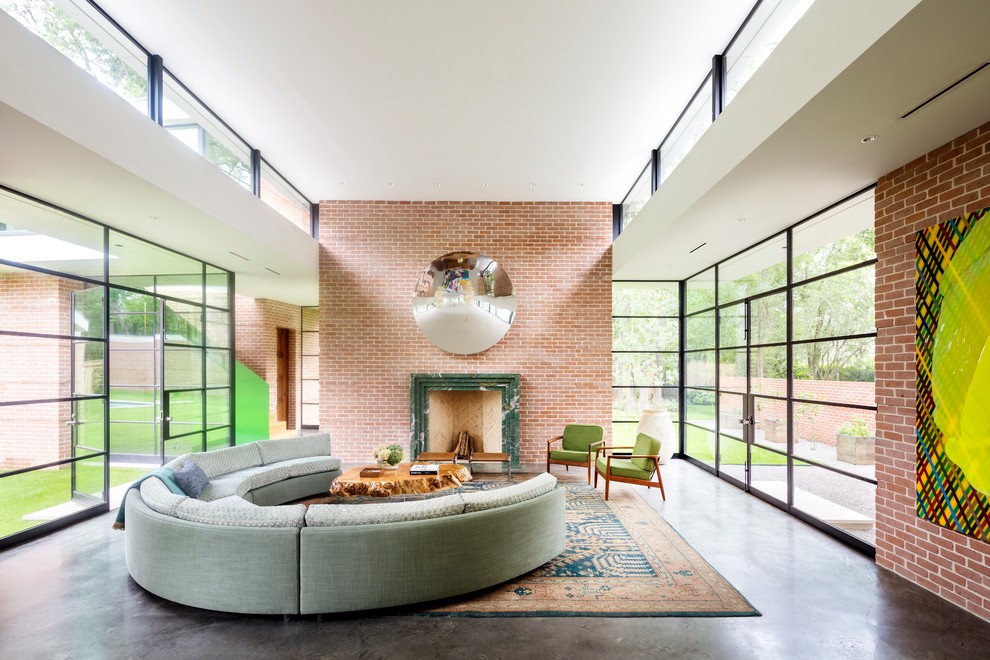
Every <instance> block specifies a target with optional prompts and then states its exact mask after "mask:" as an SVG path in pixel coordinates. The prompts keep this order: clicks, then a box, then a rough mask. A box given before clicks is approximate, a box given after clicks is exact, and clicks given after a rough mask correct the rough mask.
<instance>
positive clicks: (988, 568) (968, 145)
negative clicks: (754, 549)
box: [876, 124, 990, 620]
mask: <svg viewBox="0 0 990 660" xmlns="http://www.w3.org/2000/svg"><path fill="white" fill-rule="evenodd" d="M986 206H990V124H985V125H983V126H982V127H980V128H979V129H976V130H974V131H971V132H969V133H966V134H965V135H962V136H960V137H959V138H957V139H955V140H953V141H952V142H950V143H948V144H946V145H944V146H942V147H940V148H938V149H936V150H935V151H932V152H931V153H929V154H926V155H925V156H922V157H921V158H918V159H917V160H914V161H912V162H910V163H908V164H907V165H904V166H903V167H900V168H898V169H896V170H894V171H893V172H890V173H889V174H887V175H886V176H884V177H882V178H881V179H880V181H879V182H878V183H877V189H876V245H877V257H878V259H879V261H878V263H877V289H876V314H877V331H878V336H877V356H876V366H877V384H876V385H877V404H878V406H879V411H878V414H877V432H878V438H877V480H878V484H877V564H879V565H880V566H883V567H884V568H888V569H890V570H892V571H894V572H895V573H897V574H898V575H901V576H903V577H905V578H907V579H908V580H911V581H912V582H915V583H917V584H919V585H921V586H923V587H925V588H926V589H929V590H931V591H933V592H935V593H937V594H939V595H940V596H942V597H943V598H945V599H946V600H949V601H951V602H953V603H956V604H957V605H960V606H962V607H964V608H966V609H967V610H969V611H970V612H973V613H974V614H976V615H978V616H980V617H983V618H984V619H988V620H990V546H988V545H987V544H986V543H983V542H981V541H977V540H974V539H971V538H969V537H967V536H964V535H962V534H959V533H956V532H952V531H948V530H946V529H943V528H941V527H937V526H935V525H933V524H931V523H929V522H927V521H925V520H922V519H921V518H919V517H918V515H917V513H916V510H915V474H916V469H915V436H914V424H915V418H916V414H915V348H914V342H915V287H914V268H915V266H914V264H915V246H914V240H915V233H916V232H918V231H920V230H921V229H924V228H926V227H929V226H932V225H935V224H938V223H940V222H944V221H945V220H949V219H952V218H956V217H959V216H962V215H965V214H967V213H970V212H972V211H976V210H979V209H982V208H984V207H986Z"/></svg>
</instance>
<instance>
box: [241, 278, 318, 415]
mask: <svg viewBox="0 0 990 660" xmlns="http://www.w3.org/2000/svg"><path fill="white" fill-rule="evenodd" d="M234 313H235V319H236V321H235V330H234V333H235V334H234V342H235V346H236V348H235V353H236V357H237V359H238V360H240V361H241V362H242V363H243V364H244V366H246V367H247V368H248V369H250V370H251V371H253V372H254V373H256V374H258V375H259V376H261V377H262V378H263V379H264V380H265V382H267V383H268V419H269V421H270V422H274V420H275V412H276V405H277V401H276V394H277V392H276V383H277V381H278V358H277V349H278V332H277V330H278V328H287V329H288V330H289V356H290V357H289V375H288V380H289V401H288V411H287V413H286V428H289V429H294V428H298V427H299V423H298V411H299V405H298V401H299V355H300V353H299V341H300V339H299V337H300V335H299V331H300V323H301V318H302V317H301V313H302V310H301V309H300V308H299V307H298V306H297V305H290V304H289V303H284V302H278V301H275V300H268V299H264V298H247V297H245V296H236V298H235V311H234Z"/></svg>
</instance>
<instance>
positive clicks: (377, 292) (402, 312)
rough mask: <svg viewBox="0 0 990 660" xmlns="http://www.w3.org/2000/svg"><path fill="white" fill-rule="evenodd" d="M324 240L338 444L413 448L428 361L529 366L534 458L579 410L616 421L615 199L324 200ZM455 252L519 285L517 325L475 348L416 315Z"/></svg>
mask: <svg viewBox="0 0 990 660" xmlns="http://www.w3.org/2000/svg"><path fill="white" fill-rule="evenodd" d="M320 242H321V251H320V354H321V358H320V378H321V383H320V386H321V402H320V420H321V423H320V426H321V428H322V429H324V430H328V431H330V433H331V434H332V437H333V441H334V454H336V455H339V456H340V457H341V458H343V459H344V460H345V461H348V462H359V461H367V460H368V455H369V453H370V449H371V448H372V447H373V446H374V445H376V444H378V443H380V442H383V441H386V440H387V441H394V442H398V443H400V444H402V445H403V446H404V447H406V448H407V450H408V446H409V425H410V415H409V375H410V374H411V373H419V372H434V373H435V372H445V373H492V372H496V373H518V374H520V375H521V381H522V383H521V385H522V386H521V416H520V431H521V446H520V454H521V458H522V461H523V462H524V463H535V462H541V461H543V460H544V458H545V452H546V441H547V440H548V439H549V438H551V437H553V436H555V435H559V434H560V432H561V430H562V429H563V426H564V424H566V423H568V422H586V423H594V424H601V425H602V426H604V427H605V428H606V429H608V428H610V420H611V405H612V404H611V401H612V390H611V384H612V356H611V349H612V319H611V313H612V283H611V279H612V253H611V243H612V208H611V205H610V204H605V203H495V202H463V203H462V202H373V201H367V202H365V201H354V202H337V201H329V202H328V201H325V202H322V203H321V205H320ZM455 250H474V251H477V252H481V253H484V254H487V255H489V256H491V257H493V258H494V259H496V260H497V261H498V262H499V264H500V265H501V266H503V267H504V268H505V269H506V272H507V273H508V275H509V277H510V278H511V279H512V284H513V285H514V287H515V293H516V298H517V315H516V319H515V321H514V323H513V325H512V328H511V329H510V330H509V332H508V334H507V335H506V336H505V338H504V339H503V340H502V341H501V342H499V343H498V344H496V345H495V346H494V347H492V348H490V349H488V350H487V351H485V352H483V353H480V354H477V355H470V356H457V355H451V354H448V353H445V352H443V351H441V350H440V349H439V348H436V347H435V346H433V345H432V344H431V343H429V342H428V341H427V340H426V339H425V338H424V337H423V336H422V335H421V334H420V332H419V330H418V328H417V326H416V321H415V320H414V319H413V315H412V294H413V289H414V287H415V285H416V282H417V280H418V278H419V275H420V273H421V272H422V271H423V270H424V269H425V268H426V267H427V266H428V265H429V263H430V262H431V261H432V260H434V259H436V258H437V257H440V256H441V255H443V254H445V253H448V252H452V251H455Z"/></svg>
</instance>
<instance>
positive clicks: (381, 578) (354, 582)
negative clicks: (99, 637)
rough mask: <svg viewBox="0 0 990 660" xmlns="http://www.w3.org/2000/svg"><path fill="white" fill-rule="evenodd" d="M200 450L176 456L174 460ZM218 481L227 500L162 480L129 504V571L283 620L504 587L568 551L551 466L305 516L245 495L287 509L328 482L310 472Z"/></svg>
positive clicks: (209, 605)
mask: <svg viewBox="0 0 990 660" xmlns="http://www.w3.org/2000/svg"><path fill="white" fill-rule="evenodd" d="M328 441H329V440H328ZM269 442H285V441H281V440H274V441H269ZM253 444H260V443H253ZM247 446H250V445H245V447H247ZM236 449H240V448H239V447H238V448H236ZM222 451H229V450H222ZM214 453H216V452H209V454H214ZM204 456H206V455H205V454H198V455H197V454H192V455H188V456H185V457H180V458H181V459H184V460H180V459H176V461H177V462H178V463H177V465H179V466H180V467H181V464H183V463H184V461H185V460H196V461H197V463H199V462H202V461H204V458H203V457H204ZM235 458H236V457H235ZM176 461H173V463H176ZM205 462H206V463H208V464H209V463H210V458H207V459H205ZM235 463H236V461H235ZM169 465H170V466H171V465H172V464H169ZM176 469H178V468H176ZM248 469H250V468H248ZM204 470H206V468H205V467H204ZM206 471H207V472H208V473H209V470H206ZM238 472H240V473H241V476H242V477H245V478H249V479H250V478H252V474H251V473H249V472H248V473H245V472H242V471H241V470H235V471H234V473H235V474H236V473H238ZM255 474H257V473H255ZM338 474H339V470H338V471H336V474H334V477H333V478H335V477H336V476H337V475H338ZM209 476H211V486H213V488H212V491H211V493H210V494H211V495H213V496H217V497H216V499H214V500H213V501H210V502H204V501H200V500H191V499H190V498H184V497H182V496H178V495H172V494H171V493H167V488H166V487H165V486H164V484H163V483H162V482H161V481H159V480H158V479H157V478H155V477H152V478H149V479H147V480H146V481H145V482H144V483H142V485H141V489H140V490H139V491H138V490H133V491H131V493H130V495H129V496H128V497H127V498H126V500H125V506H126V507H127V508H126V511H125V514H126V521H127V526H126V531H125V541H124V554H125V558H126V561H127V569H128V571H129V572H130V574H131V577H133V578H134V580H135V582H137V583H138V584H139V585H141V586H142V587H143V588H144V589H146V590H147V591H150V592H151V593H153V594H156V595H158V596H161V597H162V598H166V599H168V600H172V601H175V602H177V603H182V604H184V605H191V606H194V607H201V608H205V609H211V610H220V611H224V612H239V613H251V614H284V615H287V614H322V613H332V612H348V611H356V610H365V609H376V608H383V607H393V606H397V605H406V604H411V603H418V602H424V601H429V600H435V599H438V598H445V597H449V596H456V595H459V594H464V593H468V592H471V591H476V590H478V589H482V588H485V587H489V586H492V585H495V584H498V583H500V582H504V581H506V580H509V579H512V578H514V577H517V576H518V575H521V574H523V573H526V572H528V571H530V570H533V569H534V568H537V567H538V566H540V565H542V564H544V563H546V562H547V561H549V560H550V559H552V558H554V557H556V556H557V555H558V554H560V553H561V552H562V551H563V549H564V530H565V528H564V508H565V498H564V489H563V488H562V487H557V486H556V479H554V478H553V477H552V476H550V475H546V474H544V475H540V476H538V477H536V478H534V479H531V480H529V481H525V482H520V483H518V484H515V485H512V486H508V487H505V488H500V489H496V490H491V491H481V492H475V493H465V494H464V495H461V494H453V495H446V496H442V497H436V498H431V499H427V500H421V501H411V502H398V501H395V502H393V501H391V500H389V501H385V502H381V503H375V504H368V505H361V504H342V505H313V506H310V507H309V508H308V510H307V509H306V507H303V506H302V505H288V506H257V505H256V504H254V503H252V502H249V501H248V500H253V501H254V502H260V503H263V504H266V505H267V504H277V503H279V502H285V501H291V500H293V499H299V498H301V497H305V496H306V495H313V494H316V493H319V492H321V491H325V490H326V489H327V488H329V483H326V484H324V483H322V482H321V483H319V484H318V486H319V487H318V488H317V489H316V490H308V492H305V493H301V494H300V492H299V490H300V489H306V488H310V485H309V483H307V482H304V481H299V479H305V478H306V477H292V478H289V479H286V480H283V481H280V482H273V483H269V484H265V485H262V486H259V487H257V488H252V489H248V490H245V486H244V485H243V484H241V485H239V486H237V485H234V484H233V483H221V484H219V485H218V486H215V485H214V481H218V482H219V481H224V480H225V477H228V478H229V475H225V474H220V475H217V478H216V479H214V478H213V477H214V475H209ZM309 476H310V477H315V476H316V475H309ZM324 476H325V475H324ZM254 478H255V479H256V483H260V482H261V481H264V480H265V478H261V479H258V478H257V477H254ZM268 478H270V477H268ZM331 480H332V478H331ZM314 483H315V480H314ZM280 484H281V485H280ZM286 484H288V485H286ZM208 488H209V487H208ZM232 488H233V490H234V492H233V493H232V494H229V495H228V494H225V493H227V492H228V491H229V490H231V489H232ZM238 490H240V491H243V492H240V493H239V492H237V491H238ZM206 492H207V491H204V493H206ZM146 499H147V501H146ZM149 503H150V504H152V505H153V506H154V507H155V508H152V506H149ZM155 509H157V510H155ZM179 515H183V516H184V517H185V519H183V518H182V517H179ZM204 521H209V522H204ZM245 525H247V526H245Z"/></svg>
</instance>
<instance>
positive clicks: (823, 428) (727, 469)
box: [684, 190, 876, 549]
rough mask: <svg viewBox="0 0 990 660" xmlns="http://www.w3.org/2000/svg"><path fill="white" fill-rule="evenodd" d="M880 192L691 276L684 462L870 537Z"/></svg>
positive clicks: (840, 529)
mask: <svg viewBox="0 0 990 660" xmlns="http://www.w3.org/2000/svg"><path fill="white" fill-rule="evenodd" d="M875 262H876V255H875V251H874V244H873V193H872V190H870V191H867V192H864V193H861V194H858V195H855V196H853V197H852V198H850V199H848V200H846V201H844V202H842V203H840V204H837V205H836V206H834V207H833V208H831V209H829V210H827V211H825V212H822V213H820V214H818V215H816V216H814V217H812V218H809V219H807V220H805V221H803V222H801V223H799V224H797V225H795V226H793V227H791V228H790V229H788V230H786V231H785V232H783V233H781V234H778V235H776V236H774V237H772V238H770V239H767V240H765V241H763V242H761V243H759V244H757V245H755V246H753V247H751V248H749V249H747V250H745V251H744V252H741V253H739V254H737V255H736V256H734V257H731V258H729V259H727V260H725V261H723V262H720V263H719V264H716V265H715V266H713V267H712V268H710V269H708V270H706V271H704V272H702V273H699V274H698V275H695V276H694V277H692V278H690V279H688V280H687V282H686V288H685V291H686V294H685V296H686V297H685V312H686V313H685V319H684V323H685V337H686V339H685V344H686V345H685V372H684V385H685V388H684V410H685V413H684V415H685V420H684V421H685V424H684V426H685V454H686V455H687V457H689V458H690V459H691V460H693V461H695V462H696V463H698V464H700V465H702V466H704V467H707V468H708V469H710V470H712V471H714V472H716V473H717V474H718V475H719V476H721V477H722V478H724V479H727V480H729V481H731V482H733V483H735V484H737V485H738V486H740V487H742V488H745V489H747V490H749V491H751V492H753V493H754V494H757V495H758V496H760V497H762V498H763V499H766V500H768V501H770V502H773V503H775V504H777V505H778V506H780V507H782V508H785V509H787V510H788V511H790V512H791V513H794V514H795V515H797V516H799V517H802V518H803V519H806V520H808V521H809V522H812V523H813V524H816V525H818V526H820V527H822V528H824V529H826V530H828V531H830V532H831V533H834V534H836V535H838V536H840V537H841V538H843V539H844V540H846V541H848V542H850V543H852V544H853V545H861V546H862V547H864V549H866V548H869V547H870V546H872V545H873V544H874V542H875V535H874V519H875V501H874V494H875V489H876V478H875V472H874V433H875V429H876V397H875V392H874V347H875V342H876V323H875V319H874V313H873V309H874V264H875Z"/></svg>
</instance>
